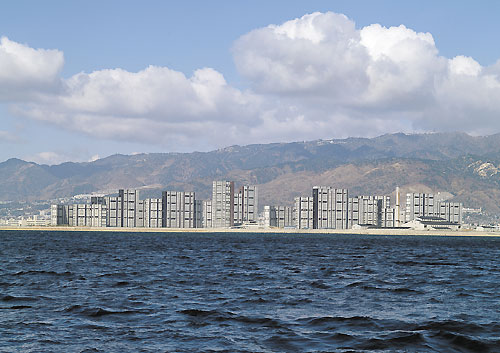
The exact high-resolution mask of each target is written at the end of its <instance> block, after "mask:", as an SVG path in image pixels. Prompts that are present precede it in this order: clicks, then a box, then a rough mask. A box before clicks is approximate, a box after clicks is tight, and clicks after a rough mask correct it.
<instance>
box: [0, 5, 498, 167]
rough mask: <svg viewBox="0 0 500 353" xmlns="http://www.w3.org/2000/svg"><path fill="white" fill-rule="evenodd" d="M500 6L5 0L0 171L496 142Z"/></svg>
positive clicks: (0, 18)
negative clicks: (479, 139)
mask: <svg viewBox="0 0 500 353" xmlns="http://www.w3.org/2000/svg"><path fill="white" fill-rule="evenodd" d="M498 13H500V2H498V1H481V2H473V1H457V0H455V1H439V2H438V1H418V2H410V1H383V0H382V1H368V0H367V1H360V0H349V1H307V2H306V1H290V0H287V1H281V0H276V1H259V0H257V1H246V2H243V1H230V0H227V1H217V0H215V1H183V2H179V1H124V0H121V1H114V0H108V1H89V0H87V1H50V0H49V1H44V2H41V1H35V0H33V1H24V0H17V1H6V2H3V3H2V11H0V161H4V160H7V159H9V158H13V157H15V158H21V159H24V160H28V161H34V162H37V163H42V164H58V163H61V162H65V161H75V162H86V161H92V160H95V159H98V158H103V157H106V156H109V155H112V154H115V153H121V154H135V153H151V152H192V151H209V150H214V149H218V148H223V147H227V146H231V145H247V144H254V143H271V142H289V141H304V140H315V139H331V138H346V137H354V136H356V137H358V136H359V137H374V136H378V135H382V134H385V133H393V132H406V133H422V132H440V131H463V132H467V133H469V134H472V135H489V134H494V133H499V132H500V61H499V59H500V46H499V45H498V33H500V22H499V21H498V20H497V16H498Z"/></svg>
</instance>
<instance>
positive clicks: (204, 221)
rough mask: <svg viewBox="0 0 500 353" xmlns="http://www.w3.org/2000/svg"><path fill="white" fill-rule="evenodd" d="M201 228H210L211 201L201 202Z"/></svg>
mask: <svg viewBox="0 0 500 353" xmlns="http://www.w3.org/2000/svg"><path fill="white" fill-rule="evenodd" d="M201 226H202V228H212V200H204V201H202V211H201Z"/></svg>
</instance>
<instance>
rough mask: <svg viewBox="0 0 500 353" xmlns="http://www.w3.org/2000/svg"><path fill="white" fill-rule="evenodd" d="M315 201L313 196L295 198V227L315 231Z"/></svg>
mask: <svg viewBox="0 0 500 353" xmlns="http://www.w3.org/2000/svg"><path fill="white" fill-rule="evenodd" d="M313 205H314V199H313V197H311V196H300V197H296V198H295V226H296V227H297V228H299V229H313V219H314V217H313V209H314V206H313Z"/></svg>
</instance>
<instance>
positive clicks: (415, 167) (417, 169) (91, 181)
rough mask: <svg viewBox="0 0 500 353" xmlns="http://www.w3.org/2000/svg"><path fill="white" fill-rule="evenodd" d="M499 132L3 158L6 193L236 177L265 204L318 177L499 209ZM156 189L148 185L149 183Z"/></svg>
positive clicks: (47, 194)
mask: <svg viewBox="0 0 500 353" xmlns="http://www.w3.org/2000/svg"><path fill="white" fill-rule="evenodd" d="M499 157H500V134H497V135H491V136H485V137H473V136H469V135H466V134H461V133H438V134H412V135H406V134H402V133H399V134H388V135H383V136H379V137H376V138H372V139H367V138H348V139H333V140H316V141H306V142H291V143H272V144H255V145H248V146H230V147H227V148H224V149H219V150H216V151H211V152H193V153H151V154H136V155H130V156H128V155H113V156H109V157H106V158H103V159H99V160H97V161H94V162H86V163H74V162H67V163H62V164H59V165H52V166H48V165H38V164H36V163H33V162H25V161H22V160H19V159H9V160H8V161H5V162H3V163H0V200H13V201H18V200H28V201H33V200H41V199H51V198H57V197H67V196H72V195H75V194H81V193H90V192H95V191H99V190H116V189H118V188H127V187H134V188H137V187H139V188H145V189H146V190H145V191H144V192H143V194H144V195H150V196H153V195H156V196H159V191H160V190H161V189H166V188H171V189H178V190H193V191H196V192H197V194H198V196H199V197H201V198H208V197H210V190H211V189H210V188H211V182H212V180H214V179H222V178H227V179H231V180H235V181H236V182H237V183H238V184H241V183H249V184H257V185H259V186H260V189H261V191H260V198H261V204H271V203H285V204H290V203H291V202H292V200H293V197H294V196H297V195H299V194H309V193H310V188H311V186H313V185H318V184H321V185H332V186H337V187H347V188H349V189H350V191H351V192H352V193H353V194H390V193H391V192H393V190H394V189H395V187H396V186H400V187H402V190H403V192H405V191H407V190H408V191H409V190H412V191H418V190H423V191H449V192H451V193H452V194H453V195H455V197H454V199H455V200H457V201H462V202H464V203H465V204H466V205H467V206H471V207H480V206H484V207H485V208H486V209H488V210H490V211H494V212H499V211H500V208H499V206H498V205H497V201H496V200H498V197H499V196H500V159H499ZM148 190H149V191H148Z"/></svg>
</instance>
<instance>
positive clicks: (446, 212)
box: [405, 193, 463, 224]
mask: <svg viewBox="0 0 500 353" xmlns="http://www.w3.org/2000/svg"><path fill="white" fill-rule="evenodd" d="M462 209H463V206H462V203H458V202H446V201H436V200H435V197H434V195H433V194H425V193H408V194H406V210H405V212H406V213H405V215H406V222H411V221H413V220H415V219H417V218H418V217H440V218H443V219H444V220H446V221H448V222H452V223H457V224H461V223H462V216H463V211H462Z"/></svg>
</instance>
